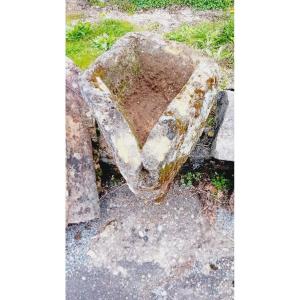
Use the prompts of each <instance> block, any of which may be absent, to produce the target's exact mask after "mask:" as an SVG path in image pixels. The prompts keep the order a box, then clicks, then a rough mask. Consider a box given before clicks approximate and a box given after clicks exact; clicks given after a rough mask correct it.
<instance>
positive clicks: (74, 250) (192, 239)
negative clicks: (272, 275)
mask: <svg viewBox="0 0 300 300" xmlns="http://www.w3.org/2000/svg"><path fill="white" fill-rule="evenodd" d="M233 280H234V278H233V215H232V214H230V213H229V212H227V211H226V210H223V209H220V210H219V211H218V216H217V221H216V223H215V224H214V225H209V223H208V222H207V220H206V219H205V217H204V216H203V215H202V213H201V206H200V201H199V199H198V197H197V196H196V195H194V194H193V193H192V192H191V191H190V190H189V189H188V188H181V187H179V186H178V185H176V184H175V185H174V186H173V188H172V189H171V191H170V192H169V194H168V195H167V198H166V201H165V202H163V203H162V204H160V205H157V204H153V203H144V202H143V201H141V200H138V199H136V198H135V196H134V195H133V194H132V193H131V192H130V190H129V189H128V188H127V185H123V186H121V187H119V188H115V189H114V190H113V191H111V192H110V193H109V194H107V195H106V196H105V197H104V198H102V201H101V217H100V219H98V220H95V221H92V222H88V223H85V224H79V225H72V226H69V227H68V228H67V234H66V292H67V299H70V300H71V299H72V300H77V299H89V300H93V299H207V300H208V299H222V300H225V299H233V284H234V282H233Z"/></svg>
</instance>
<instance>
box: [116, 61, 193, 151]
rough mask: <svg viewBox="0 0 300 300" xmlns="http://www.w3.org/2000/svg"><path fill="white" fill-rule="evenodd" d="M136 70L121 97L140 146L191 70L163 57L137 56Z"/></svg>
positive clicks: (123, 107) (188, 76) (184, 82)
mask: <svg viewBox="0 0 300 300" xmlns="http://www.w3.org/2000/svg"><path fill="white" fill-rule="evenodd" d="M139 61H140V67H141V69H140V72H139V75H137V76H136V78H135V80H134V83H133V84H132V86H131V87H130V89H129V91H128V94H127V95H126V96H125V97H124V99H123V101H122V109H123V111H124V112H125V115H126V118H127V120H128V121H129V123H130V124H131V125H132V127H133V130H134V131H135V135H136V137H137V139H138V141H139V143H140V145H141V146H143V145H144V144H145V142H146V140H147V137H148V135H149V133H150V131H151V129H152V128H153V127H154V125H155V124H156V123H157V121H158V119H159V118H160V116H161V115H162V113H163V112H164V111H165V109H166V108H167V106H168V104H169V103H170V102H171V101H172V100H173V99H174V97H176V95H177V94H178V93H179V92H180V90H181V89H182V87H183V86H184V85H185V84H186V82H187V81H188V79H189V78H190V76H191V74H192V71H193V70H192V67H191V68H186V69H185V70H182V68H178V67H177V66H176V63H175V62H174V60H170V59H168V58H167V57H161V58H160V59H158V58H157V57H152V56H149V55H148V56H146V55H145V56H140V57H139Z"/></svg>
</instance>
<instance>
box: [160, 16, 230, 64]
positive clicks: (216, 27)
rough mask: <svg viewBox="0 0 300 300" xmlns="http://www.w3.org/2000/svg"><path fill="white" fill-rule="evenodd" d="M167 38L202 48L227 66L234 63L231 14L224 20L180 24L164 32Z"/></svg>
mask: <svg viewBox="0 0 300 300" xmlns="http://www.w3.org/2000/svg"><path fill="white" fill-rule="evenodd" d="M166 38H167V39H169V40H173V41H177V42H183V43H185V44H187V45H190V46H193V47H195V48H199V49H202V50H203V51H204V52H205V53H206V54H207V55H209V56H211V57H213V58H215V59H216V60H218V61H219V62H220V63H223V64H225V65H226V66H227V67H232V66H233V63H234V54H233V52H234V19H233V14H231V15H230V17H229V18H227V19H226V20H221V21H216V22H204V23H201V24H198V25H194V26H189V25H182V26H181V27H179V28H178V29H176V30H174V31H172V32H170V33H168V34H166Z"/></svg>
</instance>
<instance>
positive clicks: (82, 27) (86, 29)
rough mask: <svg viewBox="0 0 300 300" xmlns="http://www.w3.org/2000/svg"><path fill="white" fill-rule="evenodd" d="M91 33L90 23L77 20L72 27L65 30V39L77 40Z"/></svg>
mask: <svg viewBox="0 0 300 300" xmlns="http://www.w3.org/2000/svg"><path fill="white" fill-rule="evenodd" d="M91 33H92V27H91V24H90V23H83V22H78V23H77V24H76V25H75V26H74V27H73V28H72V29H70V30H69V31H67V41H79V40H80V39H82V38H84V37H86V36H88V35H89V34H91Z"/></svg>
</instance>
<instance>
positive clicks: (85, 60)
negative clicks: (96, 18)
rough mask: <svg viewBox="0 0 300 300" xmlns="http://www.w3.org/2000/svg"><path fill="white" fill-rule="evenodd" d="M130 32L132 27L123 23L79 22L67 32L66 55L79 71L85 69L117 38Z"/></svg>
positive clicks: (112, 21) (116, 21) (109, 21)
mask: <svg viewBox="0 0 300 300" xmlns="http://www.w3.org/2000/svg"><path fill="white" fill-rule="evenodd" d="M131 31H134V26H133V25H132V24H131V23H129V22H125V21H119V20H104V21H102V22H100V23H98V24H91V23H89V22H86V23H83V22H79V23H77V24H76V25H75V26H73V27H72V28H71V29H69V30H68V31H67V34H66V55H67V56H68V57H69V58H71V59H72V60H73V61H74V63H75V64H76V65H78V66H79V67H80V68H81V69H86V68H87V67H88V66H89V65H90V64H91V63H92V62H93V61H94V60H95V59H96V58H97V57H98V56H99V55H101V54H102V53H103V52H105V51H106V50H108V49H110V48H111V46H112V45H113V44H114V43H115V41H116V40H117V39H118V38H120V37H121V36H123V35H124V34H126V33H127V32H131Z"/></svg>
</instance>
